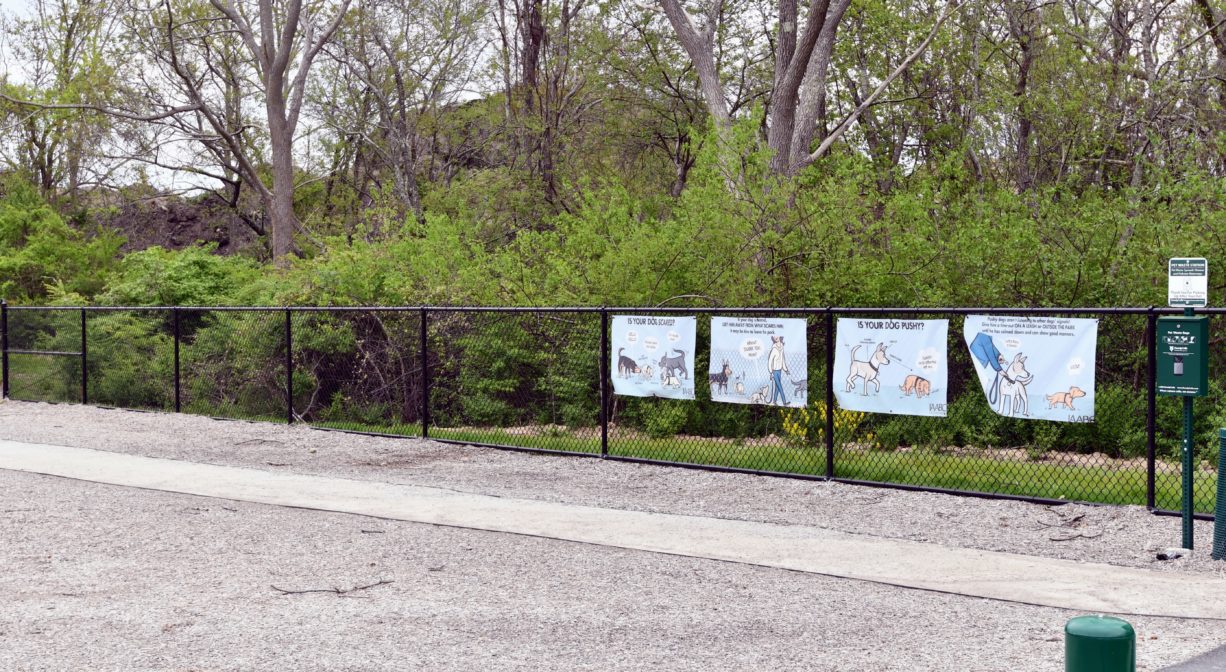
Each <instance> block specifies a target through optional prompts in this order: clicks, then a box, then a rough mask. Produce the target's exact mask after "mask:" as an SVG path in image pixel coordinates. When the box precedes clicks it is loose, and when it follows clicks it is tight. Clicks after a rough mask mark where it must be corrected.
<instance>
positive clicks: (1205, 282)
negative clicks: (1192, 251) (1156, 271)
mask: <svg viewBox="0 0 1226 672" xmlns="http://www.w3.org/2000/svg"><path fill="white" fill-rule="evenodd" d="M1166 275H1167V292H1166V302H1167V305H1169V306H1171V307H1173V308H1204V307H1205V306H1207V305H1209V262H1208V261H1207V260H1205V258H1204V257H1176V258H1173V259H1171V260H1170V261H1169V262H1168V263H1167V269H1166Z"/></svg>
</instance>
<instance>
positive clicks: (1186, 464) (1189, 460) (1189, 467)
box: [1183, 308, 1196, 551]
mask: <svg viewBox="0 0 1226 672" xmlns="http://www.w3.org/2000/svg"><path fill="white" fill-rule="evenodd" d="M1183 314H1184V316H1186V317H1192V309H1191V308H1184V309H1183ZM1192 422H1193V416H1192V397H1184V398H1183V547H1184V548H1186V549H1188V550H1189V551H1190V550H1192V545H1193V544H1194V543H1195V539H1194V536H1195V535H1194V534H1193V528H1192V499H1193V498H1192V495H1193V493H1192V488H1193V487H1194V485H1193V484H1194V482H1195V481H1194V480H1193V478H1192V477H1193V476H1194V475H1195V471H1196V466H1195V465H1194V464H1193V462H1194V461H1195V460H1194V458H1195V453H1196V451H1195V450H1194V449H1195V446H1194V445H1193V432H1192Z"/></svg>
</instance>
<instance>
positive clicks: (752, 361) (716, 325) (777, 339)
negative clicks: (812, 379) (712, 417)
mask: <svg viewBox="0 0 1226 672" xmlns="http://www.w3.org/2000/svg"><path fill="white" fill-rule="evenodd" d="M808 357H809V351H808V346H807V344H806V343H805V321H804V320H800V319H795V318H792V319H788V318H777V317H761V318H759V317H713V318H711V366H710V368H709V369H708V372H707V382H708V384H710V386H711V401H723V402H726V403H729V404H760V405H764V406H784V407H789V408H804V407H805V406H806V405H807V404H808V401H809V399H808V395H809V372H808Z"/></svg>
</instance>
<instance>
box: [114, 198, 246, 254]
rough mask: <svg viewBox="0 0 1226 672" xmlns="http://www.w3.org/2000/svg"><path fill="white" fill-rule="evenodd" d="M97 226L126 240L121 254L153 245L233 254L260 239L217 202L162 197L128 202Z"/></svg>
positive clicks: (223, 205)
mask: <svg viewBox="0 0 1226 672" xmlns="http://www.w3.org/2000/svg"><path fill="white" fill-rule="evenodd" d="M98 223H99V224H101V225H102V226H103V227H105V228H110V229H115V230H117V231H119V232H120V233H122V234H123V235H124V236H126V237H127V239H128V241H127V243H126V244H124V246H123V252H124V253H128V252H136V251H138V250H143V249H146V248H149V247H153V246H155V245H156V246H160V247H163V248H166V249H169V250H177V249H181V248H184V247H189V246H191V245H195V244H198V243H216V244H217V252H218V253H219V254H234V253H236V252H238V251H240V250H244V249H247V248H249V247H252V246H256V245H261V244H262V240H261V238H260V236H259V235H258V234H257V233H256V232H255V231H254V230H253V229H252V228H251V226H249V225H248V224H247V223H246V222H244V221H243V219H242V217H240V216H239V215H238V214H237V213H236V212H234V210H233V209H232V208H230V207H229V206H228V205H226V204H225V203H223V202H222V201H221V200H220V199H217V198H213V197H209V198H206V199H202V200H185V199H181V198H174V197H161V198H153V199H147V200H141V201H129V202H126V203H124V204H123V205H121V206H120V207H119V208H118V210H117V211H115V212H114V214H110V215H107V216H101V217H99V222H98Z"/></svg>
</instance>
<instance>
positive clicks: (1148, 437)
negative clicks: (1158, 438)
mask: <svg viewBox="0 0 1226 672" xmlns="http://www.w3.org/2000/svg"><path fill="white" fill-rule="evenodd" d="M1157 322H1158V316H1157V315H1155V314H1154V307H1153V306H1150V307H1149V314H1148V315H1146V326H1145V346H1146V347H1147V348H1148V349H1149V353H1148V358H1147V361H1146V364H1145V387H1146V390H1145V399H1146V403H1145V506H1146V508H1148V509H1149V510H1150V511H1153V510H1154V509H1155V508H1156V506H1157V502H1156V499H1157V498H1156V492H1155V491H1156V482H1155V481H1156V478H1155V474H1156V469H1155V460H1156V459H1157V450H1156V447H1155V439H1154V436H1155V431H1156V425H1157V422H1156V418H1157V414H1158V413H1157V397H1158V391H1157V381H1155V380H1154V378H1155V377H1156V376H1157V375H1158V361H1157V360H1158V356H1157V352H1156V350H1157V344H1156V339H1157V332H1158V329H1157Z"/></svg>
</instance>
